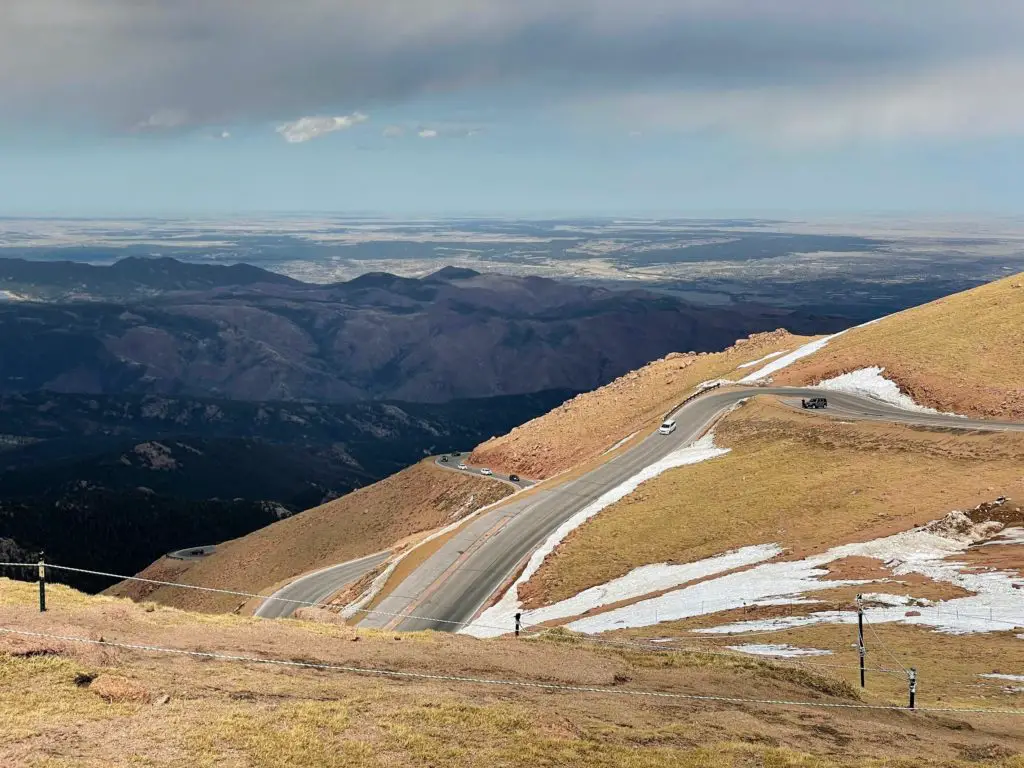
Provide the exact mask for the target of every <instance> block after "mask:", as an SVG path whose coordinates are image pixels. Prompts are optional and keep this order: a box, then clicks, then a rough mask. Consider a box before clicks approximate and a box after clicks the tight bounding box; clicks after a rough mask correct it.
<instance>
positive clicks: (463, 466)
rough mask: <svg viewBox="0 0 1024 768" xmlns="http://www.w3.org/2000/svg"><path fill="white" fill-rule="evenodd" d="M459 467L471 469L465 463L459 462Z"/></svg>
mask: <svg viewBox="0 0 1024 768" xmlns="http://www.w3.org/2000/svg"><path fill="white" fill-rule="evenodd" d="M459 469H469V467H467V466H466V465H465V464H459Z"/></svg>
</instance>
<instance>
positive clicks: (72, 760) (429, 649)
mask: <svg viewBox="0 0 1024 768" xmlns="http://www.w3.org/2000/svg"><path fill="white" fill-rule="evenodd" d="M34 600H35V590H34V585H32V584H19V583H14V582H10V581H6V580H0V625H2V626H5V627H18V628H22V629H28V630H32V631H40V632H49V633H55V634H63V635H75V636H83V637H91V638H98V637H101V636H102V637H104V638H106V639H108V640H115V641H116V640H126V641H129V642H139V643H146V644H153V645H165V646H171V647H176V648H183V649H203V650H214V651H219V652H224V653H238V654H242V655H251V656H262V655H264V654H268V655H270V656H272V657H274V658H286V659H295V660H301V661H311V660H319V661H325V662H329V663H334V664H349V665H358V666H363V667H386V668H389V669H396V670H404V671H408V672H420V673H448V674H457V675H467V676H475V677H487V678H506V679H508V678H512V679H518V680H527V681H530V680H532V681H543V682H555V683H565V684H573V685H586V686H601V687H612V688H615V689H617V690H631V689H633V690H636V689H656V690H662V691H668V692H677V693H694V694H712V695H720V696H742V697H750V698H782V699H793V700H801V701H817V702H821V703H829V702H832V703H851V702H856V701H857V698H856V697H857V694H856V693H854V692H853V691H852V689H851V688H850V687H849V686H847V685H846V684H843V683H841V682H838V681H836V680H834V679H832V678H831V677H829V676H825V675H821V674H818V673H815V672H808V671H803V670H800V669H794V668H793V667H792V666H785V665H775V664H770V663H765V662H762V661H758V660H754V659H747V658H743V657H711V656H706V655H694V654H687V653H658V654H638V653H634V652H624V651H618V650H608V649H606V650H599V649H594V648H591V647H586V646H582V645H580V644H579V643H578V642H561V641H558V640H554V641H526V640H522V641H516V640H512V639H503V640H494V641H477V640H473V639H470V638H465V637H455V636H450V635H437V634H432V633H423V634H416V635H391V634H387V633H373V632H363V631H360V632H359V633H358V634H357V633H356V632H355V631H354V630H353V629H351V628H350V627H345V626H339V625H335V624H320V623H313V622H301V621H294V620H284V621H260V620H256V619H247V618H241V617H236V616H210V615H195V614H188V613H184V612H180V611H177V610H174V609H170V608H166V607H162V606H154V605H147V606H141V605H137V604H134V603H131V602H128V601H123V600H118V599H114V598H104V597H101V598H86V597H84V596H82V595H79V594H77V593H74V592H72V591H71V590H69V589H67V588H65V587H54V588H53V589H52V590H51V611H50V612H48V613H47V614H45V615H40V614H38V613H37V612H35V609H34ZM0 689H2V690H3V691H4V693H5V695H3V696H2V697H0V764H2V765H4V766H5V767H6V766H10V767H11V768H22V767H25V768H28V767H29V766H32V767H33V768H42V767H44V766H45V768H56V767H58V766H59V767H62V768H63V767H64V766H76V767H81V766H85V767H88V768H93V767H95V768H99V767H100V766H103V768H107V767H108V766H115V767H116V766H138V765H146V766H180V765H192V766H196V767H197V768H205V767H206V766H218V767H219V766H227V767H228V768H271V767H273V768H299V767H300V766H302V767H305V766H325V767H328V768H343V767H351V766H367V767H373V768H378V767H379V768H405V767H407V766H408V767H409V768H411V767H412V766H433V767H434V768H455V767H456V766H480V765H487V766H500V767H507V768H534V766H544V765H547V766H555V765H557V766H570V767H575V768H584V766H586V767H587V768H591V767H596V768H669V766H671V767H673V768H678V767H681V768H725V767H726V766H728V767H730V768H754V766H758V767H760V768H764V767H768V766H771V767H772V768H788V767H791V768H798V767H799V768H831V767H832V766H850V767H851V768H852V767H853V766H865V767H866V766H893V767H895V766H901V767H902V768H910V766H950V767H952V766H967V765H979V764H984V765H991V766H999V767H1000V768H1024V759H1022V758H1021V757H1020V756H1019V754H1020V751H1021V749H1022V748H1024V723H1022V722H1021V721H1020V719H1018V718H992V717H978V716H965V718H967V719H964V718H961V717H959V716H950V715H945V716H930V715H927V714H923V713H922V714H916V715H911V714H909V713H905V712H879V711H866V710H835V709H814V708H809V707H799V706H768V705H754V704H725V703H715V702H699V701H683V700H675V701H670V700H659V699H644V698H639V697H630V696H625V695H610V694H582V693H568V692H562V693H559V692H545V691H539V690H530V689H516V688H506V687H496V686H484V685H480V684H470V683H458V682H446V681H438V680H423V679H419V680H415V679H407V680H387V679H382V678H377V677H370V676H365V675H356V674H351V673H343V672H331V671H322V670H314V669H300V668H289V667H271V666H265V665H260V664H255V663H239V662H228V661H217V660H201V659H195V658H187V657H182V656H168V655H162V654H156V653H146V652H142V651H134V650H126V649H119V648H110V647H98V646H91V645H81V644H74V643H69V642H66V641H60V640H49V639H39V638H25V637H18V636H13V635H5V634H0ZM14 692H17V695H11V694H12V693H14ZM867 700H868V701H871V699H870V698H869V699H867Z"/></svg>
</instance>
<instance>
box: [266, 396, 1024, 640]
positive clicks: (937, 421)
mask: <svg viewBox="0 0 1024 768" xmlns="http://www.w3.org/2000/svg"><path fill="white" fill-rule="evenodd" d="M758 395H774V396H777V397H781V398H783V399H784V401H788V402H789V403H790V404H791V405H795V406H796V407H799V399H800V398H805V397H814V396H824V397H827V398H828V402H829V405H828V408H827V409H825V410H812V411H808V413H812V414H816V415H820V416H826V417H832V418H840V419H844V420H849V421H854V420H861V421H863V420H867V421H883V422H896V423H901V424H909V425H915V426H923V427H936V428H949V429H957V430H967V431H972V430H983V431H1009V430H1014V431H1024V424H1021V423H1013V422H998V421H985V420H977V419H968V418H962V417H959V416H950V415H946V414H934V413H926V412H919V411H910V410H904V409H901V408H897V407H896V406H893V405H889V404H887V403H884V402H882V401H880V400H877V399H874V398H871V397H866V396H859V395H852V394H847V393H842V392H833V391H829V390H821V389H813V388H803V389H800V388H790V387H741V386H735V387H734V386H729V387H724V388H721V389H717V390H713V391H709V392H708V393H706V394H704V395H702V396H700V397H697V398H695V399H693V400H691V401H689V402H688V403H686V404H685V405H683V406H682V407H680V408H679V409H678V410H676V411H675V412H674V413H673V417H674V418H675V420H676V423H677V429H676V431H675V432H674V433H673V434H671V435H660V434H658V433H654V434H652V435H650V436H648V437H646V438H644V439H643V440H640V441H638V442H637V443H636V444H635V445H633V446H632V447H630V448H628V449H627V450H624V451H622V452H621V453H619V454H618V455H617V456H615V457H614V458H612V459H611V460H609V461H607V462H605V463H603V464H601V465H599V466H597V467H596V468H595V469H593V470H591V471H590V472H588V473H587V474H585V475H583V476H581V477H579V478H577V479H574V480H569V481H567V482H563V483H558V482H557V481H554V482H553V483H552V484H551V485H550V486H549V485H547V484H545V483H541V484H540V485H538V487H536V488H534V489H533V490H532V491H531V492H530V493H528V494H519V493H517V494H515V495H514V496H512V497H510V498H509V500H508V501H507V502H506V503H503V504H499V505H497V506H495V507H493V508H491V509H488V510H487V511H486V512H484V513H482V514H480V515H477V516H476V517H473V518H470V519H469V520H468V521H467V522H466V523H465V524H464V525H463V526H462V527H461V528H459V529H458V530H456V531H455V532H454V533H453V534H452V535H451V536H450V537H449V538H448V539H447V541H445V543H444V544H443V545H442V546H441V547H439V548H438V550H437V551H436V552H434V553H433V554H432V555H431V556H430V557H428V558H427V559H426V560H425V561H424V562H423V563H422V564H421V565H419V566H418V567H417V568H416V569H415V570H413V571H412V572H411V573H410V574H409V575H408V576H407V577H406V578H405V579H404V580H403V581H402V582H401V583H400V584H398V585H397V586H396V587H395V589H394V590H393V591H392V592H391V593H390V594H389V595H387V596H386V597H385V598H384V599H383V600H382V601H381V602H380V604H379V605H378V606H377V610H378V611H379V612H380V613H374V614H370V615H368V616H367V617H366V618H364V619H363V620H362V621H361V622H360V624H359V626H362V627H372V628H386V629H396V630H401V631H414V630H424V629H433V630H439V631H456V630H458V629H459V628H460V626H461V625H462V624H463V623H467V622H469V621H471V620H472V618H473V617H474V616H475V615H476V613H477V612H478V611H479V610H480V609H481V608H482V607H483V606H484V604H485V603H487V602H488V600H489V598H490V597H491V596H492V595H494V594H495V593H496V592H497V591H498V590H500V589H501V588H502V587H503V586H504V585H506V584H508V583H509V582H510V580H511V579H512V577H513V576H514V575H515V574H516V572H517V571H518V570H519V569H520V568H521V567H522V565H523V564H524V563H525V561H526V559H527V558H528V557H529V556H530V555H531V554H532V553H533V551H534V550H535V549H536V548H537V547H539V546H540V545H541V544H542V543H543V542H544V541H545V540H547V538H548V537H549V536H550V535H551V534H552V533H554V532H555V530H557V529H558V527H559V526H560V525H562V523H564V522H565V521H566V520H568V519H569V518H570V517H572V516H573V515H574V514H576V513H577V512H578V511H580V510H581V509H583V507H585V506H587V505H588V504H590V503H591V502H593V501H595V500H596V499H597V498H598V497H599V496H601V495H602V494H604V493H606V492H607V491H609V490H611V489H613V488H615V487H616V486H618V485H620V484H622V483H623V482H625V481H626V480H628V479H629V478H630V477H632V476H633V475H635V474H636V473H638V472H639V471H640V470H642V469H644V468H645V467H647V466H649V465H650V464H652V463H654V462H656V461H658V460H659V459H661V458H663V457H665V456H666V455H667V454H669V453H671V452H672V451H674V450H676V449H679V448H682V447H685V446H687V445H689V444H690V443H692V442H694V441H695V440H697V439H698V438H700V437H701V435H703V434H704V433H705V432H706V431H707V429H708V428H709V427H710V426H711V425H712V424H713V423H714V422H715V421H716V420H717V419H718V418H719V417H720V416H721V415H722V414H723V413H725V412H726V411H728V410H729V409H730V408H732V407H733V406H734V405H735V404H736V403H738V402H740V401H741V400H744V399H746V398H749V397H752V396H758ZM455 471H458V470H455ZM499 479H502V478H499ZM505 482H508V481H507V479H505ZM382 554H385V553H382ZM379 556H380V555H373V556H371V558H375V557H379ZM367 560H370V558H363V560H357V561H352V562H351V563H343V564H342V565H339V566H335V568H334V569H326V570H325V571H319V572H318V573H316V574H312V575H310V576H307V577H304V579H303V580H300V581H298V582H293V583H292V584H289V585H288V586H287V587H285V588H284V589H283V590H281V591H280V592H278V593H276V595H275V596H283V597H290V598H292V599H299V598H295V597H294V595H295V594H313V593H314V591H315V592H316V593H317V594H322V596H323V597H326V596H327V595H329V594H331V592H333V591H337V590H338V589H341V588H342V587H343V586H345V584H347V583H350V582H351V581H354V580H355V579H357V578H359V576H361V575H362V574H363V573H365V572H367V571H368V570H370V569H371V568H373V567H374V566H375V565H377V564H379V563H380V562H382V561H383V560H377V561H371V562H370V564H366V562H364V561H367ZM360 568H362V571H361V572H358V573H357V571H359V569H360ZM307 580H314V581H315V584H316V589H315V590H312V589H311V588H308V587H307V588H300V589H299V590H298V591H295V589H294V588H295V587H296V585H300V584H302V583H303V581H307ZM301 599H306V598H301ZM318 599H322V598H318ZM273 602H277V601H267V602H266V603H264V605H263V606H262V607H261V608H260V610H258V611H257V614H256V615H259V616H267V617H272V616H286V615H290V611H289V610H288V606H289V605H290V604H288V603H283V604H281V606H282V607H281V608H280V610H279V612H274V611H275V610H278V609H275V608H273V607H271V606H268V603H273ZM293 607H294V606H293ZM264 609H266V610H264ZM406 615H408V616H425V617H430V618H429V619H422V618H405V619H403V618H401V617H402V616H406ZM396 616H397V618H396ZM510 629H511V627H510Z"/></svg>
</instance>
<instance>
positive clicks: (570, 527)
mask: <svg viewBox="0 0 1024 768" xmlns="http://www.w3.org/2000/svg"><path fill="white" fill-rule="evenodd" d="M728 452H729V449H728V448H719V447H717V446H716V445H715V440H714V433H713V432H709V433H708V434H706V435H705V436H704V437H702V438H701V439H700V440H697V441H696V442H694V443H692V444H691V445H689V446H686V447H684V448H677V449H676V450H674V451H672V452H671V453H669V454H668V455H666V456H664V457H663V458H661V459H659V460H658V461H656V462H654V463H653V464H651V465H649V466H647V467H644V468H643V469H642V470H640V471H639V472H637V473H636V474H635V475H633V476H632V477H630V478H629V479H628V480H626V481H625V482H624V483H622V484H620V485H618V486H616V487H615V488H612V489H611V490H609V491H607V492H605V493H603V494H602V495H601V496H599V497H598V498H597V499H596V500H594V501H593V502H591V503H590V504H588V505H587V506H585V507H584V508H583V509H581V510H580V511H579V512H577V513H576V514H575V515H573V516H572V517H570V518H569V519H568V520H566V521H565V522H564V523H562V525H560V526H559V527H558V529H557V530H556V531H555V532H554V533H553V534H551V535H550V536H549V537H548V538H547V540H546V541H545V542H544V543H543V544H542V545H541V546H540V547H539V548H538V549H537V550H536V551H535V552H534V553H533V556H532V557H530V560H529V562H528V563H527V564H526V569H525V570H524V571H523V573H522V574H521V575H520V576H519V578H518V579H516V582H515V583H514V584H513V585H512V586H511V587H510V588H509V589H508V590H507V591H506V592H505V594H504V595H502V597H501V600H499V601H498V602H497V603H496V604H495V605H493V606H491V607H490V608H488V609H487V610H486V611H484V612H483V613H482V614H480V616H479V618H478V619H477V620H476V621H474V622H473V623H471V624H470V625H468V626H466V627H464V628H463V629H461V630H460V632H461V633H463V634H467V635H473V636H474V637H495V636H497V635H501V634H505V632H507V631H508V630H507V629H500V628H502V627H511V626H513V623H514V621H515V614H516V613H517V612H519V610H520V608H521V606H522V603H520V601H519V585H520V584H525V583H526V582H528V581H529V580H530V579H531V578H533V575H534V574H535V573H537V571H538V570H539V569H540V566H541V563H543V562H544V560H545V558H547V556H548V555H550V554H551V553H552V552H554V551H555V547H557V546H558V545H559V544H561V543H562V541H563V540H564V539H565V537H566V536H568V535H569V534H570V533H572V532H573V531H574V530H576V529H577V528H579V527H580V526H581V525H583V524H584V523H585V522H587V520H589V519H590V518H592V517H594V516H595V515H596V514H598V513H599V512H601V511H602V510H603V509H605V508H606V507H610V506H611V505H612V504H614V503H615V502H617V501H619V500H621V499H624V498H625V497H626V496H628V495H629V494H631V493H633V491H635V490H636V489H637V488H638V487H639V486H640V485H641V484H642V483H645V482H647V481H648V480H652V479H654V478H655V477H657V476H658V475H660V474H661V473H662V472H665V471H667V470H669V469H675V468H676V467H683V466H687V465H689V464H697V463H699V462H702V461H708V460H709V459H714V458H717V457H719V456H724V455H725V454H727V453H728ZM623 578H628V575H627V576H624V577H623ZM677 583H678V582H677ZM642 594H646V592H639V593H634V595H633V596H639V595H642ZM620 599H624V598H620ZM569 615H574V614H569Z"/></svg>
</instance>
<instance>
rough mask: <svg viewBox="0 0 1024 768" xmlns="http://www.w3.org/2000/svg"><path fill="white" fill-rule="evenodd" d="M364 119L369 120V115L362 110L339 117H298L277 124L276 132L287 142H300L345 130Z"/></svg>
mask: <svg viewBox="0 0 1024 768" xmlns="http://www.w3.org/2000/svg"><path fill="white" fill-rule="evenodd" d="M366 120H369V116H368V115H364V114H363V113H362V112H353V113H352V114H351V115H342V116H341V117H300V118H299V119H298V120H294V121H292V122H290V123H284V124H283V125H279V126H278V127H277V132H278V133H279V134H281V135H282V136H283V137H284V140H285V141H287V142H288V143H289V144H301V143H302V142H304V141H309V140H310V139H316V138H319V137H321V136H325V135H326V134H328V133H334V132H335V131H343V130H346V129H348V128H351V127H352V126H353V125H356V124H358V123H362V122H365V121H366Z"/></svg>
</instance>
